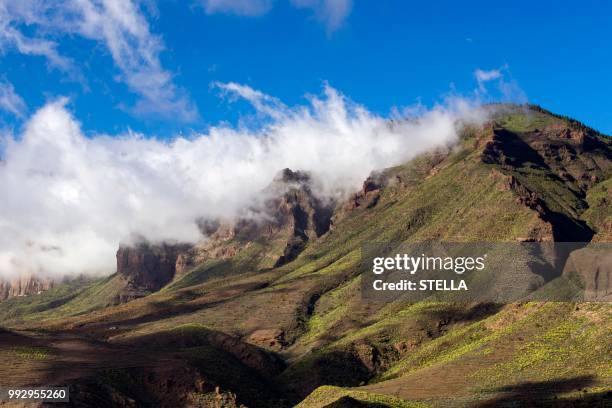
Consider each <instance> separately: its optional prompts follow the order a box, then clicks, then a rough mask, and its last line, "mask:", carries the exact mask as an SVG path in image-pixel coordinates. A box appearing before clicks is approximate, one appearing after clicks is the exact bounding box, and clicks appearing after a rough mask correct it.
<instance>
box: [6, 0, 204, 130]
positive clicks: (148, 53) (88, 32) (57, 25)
mask: <svg viewBox="0 0 612 408" xmlns="http://www.w3.org/2000/svg"><path fill="white" fill-rule="evenodd" d="M0 10H1V11H2V12H1V14H0V38H1V39H2V41H3V42H4V43H5V44H13V45H14V46H15V47H16V49H17V50H18V51H19V52H21V53H24V54H30V55H42V56H45V57H46V58H47V59H48V60H49V62H50V64H51V65H53V66H57V67H59V68H62V69H64V70H68V69H69V68H70V67H71V65H72V64H71V63H70V60H69V59H67V58H65V57H63V56H61V55H60V54H59V53H58V51H57V48H58V44H57V42H55V41H53V40H50V39H47V38H46V37H53V36H54V37H61V36H66V35H74V34H76V35H79V36H82V37H84V38H87V39H89V40H94V41H97V42H100V43H101V44H103V45H104V46H105V47H106V48H107V50H108V52H109V53H110V55H111V57H112V59H113V61H114V63H115V65H116V66H117V68H118V69H119V72H120V75H119V76H118V78H119V79H120V80H121V81H122V82H124V83H125V84H127V86H128V88H129V89H130V90H131V91H133V92H135V93H137V94H138V95H140V96H141V98H140V100H139V101H138V103H137V104H136V106H135V107H133V111H134V112H135V113H154V114H165V115H171V116H172V117H173V118H177V119H180V120H184V121H192V120H194V119H196V117H197V115H198V114H197V110H196V108H195V107H194V105H193V103H192V102H191V101H190V100H189V98H188V97H187V95H186V93H185V91H183V90H182V89H180V88H178V87H177V86H176V85H175V84H174V83H173V79H172V74H171V73H170V72H169V71H167V70H166V69H164V68H163V67H162V64H161V61H160V58H159V55H160V53H161V52H162V51H163V43H162V40H161V39H160V38H159V37H158V36H156V35H154V34H152V33H151V30H150V27H149V23H148V21H147V19H146V17H145V16H144V15H143V13H142V12H141V10H140V8H139V6H138V5H137V3H136V2H135V1H133V0H69V1H57V0H56V1H46V2H41V1H37V0H8V2H6V3H5V4H3V5H2V7H1V8H0ZM23 25H26V26H28V27H34V28H37V29H38V31H39V32H40V36H39V37H35V38H29V37H26V36H25V35H23V33H21V32H20V31H19V28H21V26H23Z"/></svg>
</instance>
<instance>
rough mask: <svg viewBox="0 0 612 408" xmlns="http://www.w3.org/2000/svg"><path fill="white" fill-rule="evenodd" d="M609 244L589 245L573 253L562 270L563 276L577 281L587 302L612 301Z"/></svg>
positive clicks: (611, 261) (611, 260) (611, 268)
mask: <svg viewBox="0 0 612 408" xmlns="http://www.w3.org/2000/svg"><path fill="white" fill-rule="evenodd" d="M610 245H611V244H604V243H601V244H591V245H589V246H587V247H585V248H582V249H579V250H576V251H573V252H572V253H571V254H570V256H569V258H568V260H567V262H566V264H565V268H564V269H563V275H564V276H566V277H568V278H569V279H577V280H578V281H577V285H578V286H579V287H580V288H581V289H582V291H583V293H584V300H587V301H607V302H609V301H611V300H612V253H611V252H610Z"/></svg>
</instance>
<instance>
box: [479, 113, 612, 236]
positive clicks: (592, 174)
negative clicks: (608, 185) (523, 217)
mask: <svg viewBox="0 0 612 408" xmlns="http://www.w3.org/2000/svg"><path fill="white" fill-rule="evenodd" d="M478 144H479V145H480V146H481V147H482V154H481V160H482V161H483V162H484V163H486V164H491V165H495V166H496V167H497V168H499V169H500V171H501V172H502V173H504V174H505V175H507V176H508V179H507V182H506V186H505V188H506V189H507V190H511V191H513V192H515V193H516V195H517V199H518V201H519V202H520V204H522V205H525V206H527V207H529V208H531V209H533V210H535V211H536V212H537V213H538V214H539V216H540V218H541V220H542V221H543V222H544V223H547V224H549V225H550V226H551V230H552V231H551V234H550V236H546V237H543V238H542V240H545V241H547V240H554V241H561V242H563V241H569V242H572V241H573V242H588V241H590V240H591V239H592V237H593V235H594V231H593V230H592V229H591V227H590V226H589V225H587V224H586V223H585V222H583V221H581V220H577V218H578V215H579V214H581V213H582V212H583V211H584V210H585V209H586V208H588V204H587V202H586V200H585V197H586V194H587V192H588V190H589V189H590V188H592V187H593V186H594V185H595V184H597V183H598V182H599V181H601V180H604V179H606V175H607V174H608V173H609V172H610V170H611V168H610V163H611V162H612V157H611V155H610V148H609V142H608V141H606V140H605V139H602V138H601V137H598V136H597V135H596V134H595V133H594V132H593V131H592V130H588V129H586V128H583V127H580V126H578V125H571V124H565V123H559V122H551V123H549V124H547V125H545V126H543V127H542V128H539V129H538V128H528V129H524V130H523V131H510V130H508V129H506V128H504V127H500V126H498V125H497V124H495V123H491V124H490V125H489V126H488V128H486V129H485V130H484V132H483V137H480V138H479V140H478ZM538 177H539V180H544V182H545V184H537V183H535V184H534V183H533V180H534V179H535V178H538ZM558 191H563V196H562V197H559V196H558V193H557V192H558ZM551 204H552V205H551ZM538 240H539V239H538Z"/></svg>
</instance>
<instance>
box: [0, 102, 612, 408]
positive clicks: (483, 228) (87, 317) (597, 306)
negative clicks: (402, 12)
mask: <svg viewBox="0 0 612 408" xmlns="http://www.w3.org/2000/svg"><path fill="white" fill-rule="evenodd" d="M492 109H493V108H492ZM611 175H612V140H611V139H610V138H608V137H606V136H604V135H601V134H599V133H597V132H595V131H594V130H591V129H589V128H587V127H585V126H584V125H582V124H580V123H578V122H575V121H572V120H570V119H568V118H564V117H559V116H555V115H552V114H551V113H549V112H546V111H544V110H542V109H540V108H536V107H526V106H503V107H496V110H495V111H494V113H493V114H492V118H491V120H490V121H489V122H488V123H486V124H485V125H484V126H482V127H477V128H476V127H467V128H465V129H463V130H462V135H461V139H460V140H459V142H458V144H457V146H455V147H453V148H451V149H442V150H439V151H436V152H430V153H428V154H426V155H422V156H420V157H418V158H417V159H415V160H413V161H411V162H409V163H406V164H404V165H402V166H397V167H393V168H389V169H384V170H383V171H382V172H381V174H378V175H377V177H376V179H377V180H379V181H378V182H377V184H376V186H375V188H373V189H371V190H370V191H367V192H363V194H361V195H359V194H357V195H356V196H355V197H354V198H351V201H350V202H349V203H348V204H347V203H344V202H343V203H338V206H337V207H336V209H335V211H334V215H333V217H332V223H331V228H330V230H329V231H328V232H327V233H325V234H323V235H321V236H319V237H316V236H314V235H312V234H311V235H310V236H309V238H308V240H306V241H304V242H301V243H300V245H303V248H304V249H303V251H301V252H300V253H299V255H298V256H297V258H296V259H295V260H293V261H291V262H288V263H285V264H283V265H281V266H275V264H274V263H273V262H271V260H272V258H271V257H272V256H273V255H274V254H278V253H280V252H282V250H283V245H284V242H285V241H286V235H275V237H276V238H275V240H266V239H262V238H261V237H259V238H257V239H254V240H252V241H249V242H247V243H245V241H244V240H241V239H242V238H241V237H234V238H232V239H229V240H227V241H223V242H222V243H220V244H219V245H220V246H224V247H231V248H232V249H236V250H237V252H236V254H235V255H234V256H232V257H229V258H226V259H208V260H206V261H204V262H201V263H199V264H196V265H193V266H192V267H191V268H190V269H189V270H188V271H186V272H185V273H184V274H183V275H181V276H180V277H177V278H176V279H175V280H174V281H172V282H171V283H170V284H168V285H167V286H166V287H164V288H163V289H162V290H160V291H159V292H156V293H153V294H150V295H148V296H146V297H142V298H139V299H135V300H132V301H130V302H128V303H123V304H115V303H116V302H114V299H115V296H116V293H117V291H118V290H119V289H118V287H117V280H116V279H117V278H116V276H115V275H114V276H112V277H109V278H106V279H101V280H96V281H86V280H79V281H74V282H69V283H65V284H63V285H59V286H57V287H56V288H54V289H53V290H52V291H49V292H46V293H43V294H41V295H38V296H32V297H26V298H16V299H11V300H9V301H6V302H2V303H0V324H2V326H3V327H4V328H5V329H6V330H7V332H4V333H0V339H1V340H2V342H3V344H4V345H5V346H6V347H4V348H3V349H2V350H3V351H2V352H1V353H2V354H3V355H4V357H5V361H10V362H11V364H10V365H9V366H7V367H5V368H3V369H0V383H4V381H3V380H6V381H8V382H7V383H10V382H14V381H16V379H19V380H20V381H29V383H32V384H36V383H39V382H41V381H45V380H48V377H47V375H48V372H49V370H51V372H53V373H55V374H54V375H55V378H56V381H58V382H62V381H63V382H68V381H76V382H77V384H78V386H77V389H76V390H77V391H79V392H83V393H89V394H90V395H100V396H108V395H112V396H113V398H115V400H121V401H124V400H125V401H127V400H128V399H131V400H135V401H139V402H140V403H141V405H142V406H155V405H156V404H161V405H164V404H167V403H168V402H167V400H165V399H164V398H163V397H161V396H160V395H159V394H160V392H159V391H157V392H153V391H152V390H154V389H158V388H160V387H161V388H163V390H164V392H165V393H166V394H167V395H174V396H175V397H176V398H177V400H180V401H183V402H185V401H188V402H190V403H193V404H194V406H211V405H206V404H208V403H210V404H212V402H211V401H217V402H218V403H219V406H239V404H241V403H242V404H244V405H246V406H249V407H250V406H261V407H270V406H279V407H282V406H294V405H296V404H299V405H298V406H300V407H324V406H326V407H327V406H329V407H334V406H337V407H341V406H347V407H349V406H350V407H352V406H372V407H385V406H389V407H422V406H434V407H435V406H466V405H467V406H476V405H477V406H483V407H489V406H490V407H493V406H517V405H516V403H517V401H518V402H519V403H523V404H525V405H528V404H534V403H538V404H541V405H542V406H562V405H561V404H566V405H567V406H572V405H575V404H582V406H592V404H596V403H601V404H603V403H604V401H606V400H607V401H609V400H610V392H611V390H612V371H611V369H610V363H609V362H610V361H611V360H612V307H610V304H609V303H606V302H583V303H569V302H528V301H521V302H515V303H510V304H493V303H480V304H477V303H473V304H460V303H448V302H436V301H424V302H419V303H414V304H410V303H405V302H401V301H395V302H390V303H384V302H369V301H366V300H364V299H363V298H362V296H361V292H360V291H361V286H360V279H361V276H360V272H361V269H360V268H361V266H360V263H361V251H362V247H363V246H364V245H366V244H368V243H371V242H381V241H385V242H397V243H401V242H406V243H410V242H421V241H428V240H441V241H450V242H484V241H486V242H516V241H553V240H554V241H568V242H572V241H580V242H587V241H591V240H593V241H599V242H609V241H610V237H611V236H612V235H610V234H611V230H612V222H611V220H612V206H610V200H611V197H610V188H611V184H610V183H611V181H610V180H612V178H611ZM283 234H285V232H283ZM281 238H282V239H281ZM283 239H285V241H283ZM18 341H19V342H20V344H30V347H41V345H45V347H48V353H47V354H46V356H47V357H45V359H42V360H38V359H34V358H29V357H27V356H25V357H24V356H23V354H24V353H21V354H19V353H18V352H17V351H15V350H16V349H15V348H14V345H15V344H16V342H18ZM73 343H74V344H78V345H79V347H72V346H71V344H73ZM96 350H97V351H96ZM92 353H94V354H96V353H97V355H99V356H101V357H99V358H98V360H97V361H90V360H89V359H90V357H88V356H90V355H91V354H92ZM114 353H118V354H117V355H121V356H122V358H121V359H119V361H118V360H117V358H112V357H111V356H113V354H114ZM26 354H27V353H26ZM147 355H154V356H155V357H154V358H151V360H150V361H147V359H146V356H147ZM83 362H86V363H87V364H84V363H83ZM75 367H79V368H78V369H75ZM134 367H149V368H148V369H150V370H152V371H153V372H154V373H156V374H155V375H154V377H155V379H154V380H151V381H148V380H145V379H144V378H143V374H142V373H139V372H138V370H135V369H134ZM151 367H152V368H151ZM179 367H182V368H179ZM184 367H188V368H184ZM182 369H184V370H187V372H188V373H189V375H187V374H185V373H184V372H183V371H180V370H182ZM179 372H180V373H183V374H177V373H179ZM167 378H174V379H175V380H174V382H173V384H172V385H164V386H163V387H162V386H160V385H159V384H161V383H162V382H163V381H165V380H166V379H167ZM194 378H197V379H198V380H197V381H195V380H194ZM194 381H195V382H194ZM164 387H165V388H164ZM216 387H219V388H218V389H217V388H216ZM145 395H153V396H150V397H145ZM101 398H102V397H101ZM146 398H149V400H145V399H146ZM156 398H157V399H156ZM197 404H200V405H197ZM223 404H224V405H223ZM351 404H352V405H351ZM359 404H361V405H359ZM368 404H369V405H368ZM513 404H515V405H513ZM126 406H127V405H126ZM212 406H214V405H212ZM519 406H520V405H519Z"/></svg>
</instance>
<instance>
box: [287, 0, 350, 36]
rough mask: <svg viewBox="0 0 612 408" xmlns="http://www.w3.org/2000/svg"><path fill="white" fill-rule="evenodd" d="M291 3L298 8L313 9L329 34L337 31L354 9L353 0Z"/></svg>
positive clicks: (294, 0) (300, 0) (293, 1)
mask: <svg viewBox="0 0 612 408" xmlns="http://www.w3.org/2000/svg"><path fill="white" fill-rule="evenodd" d="M291 3H292V4H293V5H294V6H295V7H298V8H308V9H311V10H312V11H313V12H314V13H315V16H316V18H317V19H318V20H319V21H321V22H322V23H323V24H325V27H326V28H327V31H328V32H333V31H335V30H337V29H338V28H339V27H340V26H341V25H342V24H343V23H344V21H345V20H346V18H347V17H348V15H349V14H350V12H351V9H352V7H353V1H352V0H291Z"/></svg>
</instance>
